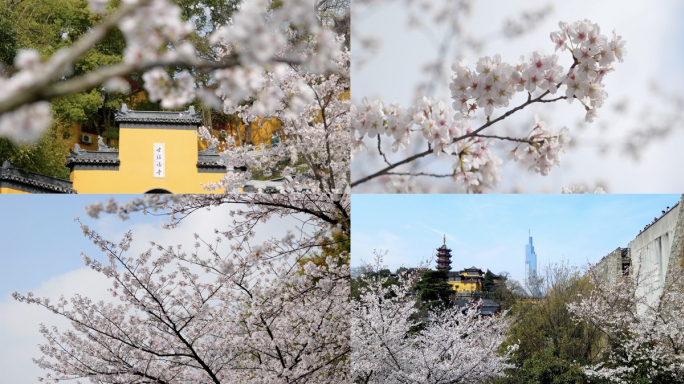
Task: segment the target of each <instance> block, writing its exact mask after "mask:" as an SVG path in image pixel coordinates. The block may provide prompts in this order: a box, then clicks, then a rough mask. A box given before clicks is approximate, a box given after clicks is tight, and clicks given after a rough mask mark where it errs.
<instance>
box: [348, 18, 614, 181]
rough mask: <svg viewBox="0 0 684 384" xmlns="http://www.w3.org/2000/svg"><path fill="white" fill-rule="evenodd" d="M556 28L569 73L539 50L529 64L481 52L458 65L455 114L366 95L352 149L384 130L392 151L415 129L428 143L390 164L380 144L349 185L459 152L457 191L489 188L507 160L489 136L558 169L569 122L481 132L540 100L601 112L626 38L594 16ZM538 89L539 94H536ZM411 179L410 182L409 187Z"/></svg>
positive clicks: (543, 169) (590, 115) (437, 105)
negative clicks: (508, 133)
mask: <svg viewBox="0 0 684 384" xmlns="http://www.w3.org/2000/svg"><path fill="white" fill-rule="evenodd" d="M559 27H560V31H557V32H552V33H551V35H550V37H551V40H552V41H553V42H554V43H555V44H556V50H558V49H561V50H567V51H568V52H570V54H571V55H572V60H573V62H572V65H571V66H570V68H569V69H568V70H567V71H564V70H563V67H562V66H561V65H560V64H559V63H558V59H559V56H558V55H556V54H552V55H544V54H542V53H540V52H538V51H535V52H534V53H533V55H532V57H531V58H530V59H529V60H528V61H526V60H525V58H524V57H522V56H521V57H520V59H519V60H518V63H517V64H514V65H512V64H508V63H505V62H502V61H501V56H500V55H498V54H497V55H494V57H489V56H485V57H481V58H480V59H479V60H478V61H477V63H476V66H475V70H473V69H472V67H471V66H469V64H468V62H467V61H466V60H463V61H460V62H456V63H455V64H453V66H452V69H453V70H454V72H455V76H454V77H453V79H452V82H451V83H450V86H449V87H450V89H451V94H452V99H453V100H454V102H453V109H454V110H455V111H456V114H455V115H454V116H452V115H451V114H450V113H449V112H450V111H449V109H448V108H447V106H446V105H445V104H444V103H443V102H438V101H435V100H433V99H431V98H428V97H424V98H423V99H422V100H419V101H417V102H416V103H415V105H412V106H410V107H408V108H403V107H400V106H398V105H397V104H391V105H389V106H385V105H384V104H383V103H382V102H381V101H378V100H375V101H368V100H367V99H365V98H364V99H363V100H362V102H363V105H362V106H359V107H356V106H354V105H353V106H352V108H353V114H354V119H353V120H352V126H353V128H354V130H355V132H356V133H358V135H359V137H358V139H356V140H354V141H353V142H352V143H353V144H354V148H355V150H357V151H361V150H363V149H364V148H365V147H366V144H365V143H364V141H363V139H364V137H368V138H373V137H374V136H376V135H378V136H380V135H387V136H393V137H394V143H393V144H392V151H393V152H397V151H398V150H399V149H400V148H401V149H405V148H407V147H408V144H409V142H410V141H411V140H413V139H414V138H413V136H415V135H414V132H421V133H422V136H423V138H424V139H425V140H426V141H427V144H428V148H427V150H425V151H422V152H419V153H416V154H411V155H410V156H409V157H407V158H405V159H403V160H399V161H396V162H394V163H392V162H391V161H390V160H389V159H388V158H387V156H386V155H385V154H384V152H383V151H382V147H379V148H378V153H379V154H380V155H381V158H382V160H383V161H384V163H385V165H386V166H383V168H382V169H380V170H379V171H376V172H374V173H372V174H370V175H368V176H365V177H363V178H360V179H358V180H355V181H353V182H352V187H356V186H358V185H360V184H362V183H365V182H367V181H370V180H372V179H374V178H376V177H379V176H383V175H387V174H388V172H389V171H390V170H392V169H394V168H396V167H398V166H401V165H404V164H407V163H409V162H411V161H413V160H416V159H419V158H421V157H424V156H427V155H429V154H430V152H432V153H434V154H435V156H440V155H441V154H442V153H446V154H448V155H452V154H455V155H454V156H452V157H450V158H453V160H454V164H452V167H453V169H454V174H453V178H454V180H455V181H456V182H457V183H456V188H457V189H463V190H464V191H466V192H486V191H489V190H491V189H492V188H493V187H494V186H496V185H497V184H498V182H499V181H500V179H501V175H500V173H501V169H500V167H499V164H500V163H501V162H502V161H501V159H500V158H498V157H496V156H494V154H493V153H492V151H491V150H490V147H489V141H487V140H486V139H495V140H505V141H513V142H517V143H518V145H517V146H516V147H515V148H514V149H513V150H512V151H510V152H509V153H508V156H507V157H508V159H512V160H514V161H522V162H524V163H526V165H529V168H528V169H530V170H533V171H534V172H537V173H539V174H541V175H544V176H545V175H548V174H549V172H550V170H551V169H552V168H553V167H558V166H560V155H561V154H563V153H564V152H565V149H566V148H567V145H568V143H569V141H570V137H569V135H568V129H567V128H566V127H563V128H562V129H561V130H560V133H558V134H556V133H554V131H553V129H552V128H548V127H547V126H546V123H545V122H543V121H541V120H540V119H539V118H538V116H535V126H534V127H533V128H532V131H531V133H530V134H529V136H528V137H522V138H513V137H502V136H498V135H481V134H480V133H481V132H483V131H484V130H485V129H487V128H489V127H491V126H493V125H494V124H496V123H499V122H501V121H503V120H504V119H506V118H507V117H508V116H511V115H513V114H515V113H516V112H518V111H520V110H522V109H525V108H526V107H527V106H529V105H532V104H535V103H552V102H555V101H558V100H567V101H568V102H570V103H571V102H572V101H573V100H575V99H576V100H577V101H578V102H579V103H580V104H582V106H583V107H584V110H585V112H586V115H585V119H584V120H585V121H586V122H592V121H593V120H594V119H595V118H596V117H598V109H599V108H600V107H601V106H602V105H603V104H604V101H605V99H606V97H607V96H608V94H607V93H606V92H605V91H604V84H603V79H604V77H605V76H606V74H608V73H609V72H612V71H613V70H614V69H613V66H612V63H613V62H614V61H616V60H617V61H623V58H624V55H625V53H626V50H625V49H624V46H625V41H624V40H623V39H622V37H621V36H618V35H617V34H616V33H615V32H613V39H612V40H609V39H608V38H607V37H606V36H604V35H602V34H600V28H599V26H598V25H596V24H593V23H591V22H590V21H589V20H583V21H578V22H575V23H572V24H567V23H564V22H560V23H559ZM561 86H565V89H564V92H565V95H564V96H563V95H561V96H556V97H552V98H549V99H547V98H546V97H547V96H548V95H550V94H556V93H557V92H558V91H559V88H560V87H561ZM537 90H540V91H541V92H539V93H538V95H537V96H536V97H533V94H534V93H536V91H537ZM523 91H525V92H526V93H527V100H526V101H525V102H523V103H522V104H520V105H518V106H516V107H514V108H511V109H509V110H508V111H506V112H505V113H503V114H501V115H499V116H498V117H496V118H492V116H493V115H494V111H495V109H497V108H502V107H508V106H509V103H510V102H511V100H513V98H514V96H515V94H516V93H518V92H523ZM479 108H481V109H483V110H484V115H485V122H484V123H483V124H482V125H480V126H479V127H477V128H472V127H471V119H473V118H474V116H475V115H474V114H471V112H474V111H476V110H477V109H479ZM378 141H379V142H380V140H378ZM412 148H413V147H412ZM425 173H427V172H425ZM407 181H408V182H409V184H407V185H406V186H404V183H405V182H407ZM383 183H384V184H383ZM380 184H381V185H382V187H383V188H385V189H387V187H389V190H394V189H395V188H398V190H399V191H402V190H403V191H408V190H411V189H413V188H414V187H412V186H411V185H412V184H411V180H410V179H402V180H399V179H396V178H395V179H392V178H387V177H386V178H383V179H382V183H380Z"/></svg>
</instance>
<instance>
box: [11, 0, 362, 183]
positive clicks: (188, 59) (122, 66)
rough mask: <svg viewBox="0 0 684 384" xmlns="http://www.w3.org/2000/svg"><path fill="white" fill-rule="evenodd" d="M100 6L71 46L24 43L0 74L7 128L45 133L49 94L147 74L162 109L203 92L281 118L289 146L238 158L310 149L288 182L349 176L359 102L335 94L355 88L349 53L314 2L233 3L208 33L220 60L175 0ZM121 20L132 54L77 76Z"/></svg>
mask: <svg viewBox="0 0 684 384" xmlns="http://www.w3.org/2000/svg"><path fill="white" fill-rule="evenodd" d="M319 3H320V2H319ZM318 6H319V7H320V4H318ZM90 7H91V11H92V12H93V13H101V14H104V15H105V16H104V18H103V21H102V22H101V23H100V24H98V25H96V26H95V27H93V28H92V29H91V30H90V31H89V32H88V33H87V34H85V35H84V36H83V37H82V38H80V39H79V40H77V41H76V42H75V43H74V44H73V45H71V46H69V47H67V48H64V49H61V50H59V51H57V52H56V53H55V54H54V55H52V56H51V57H49V58H47V60H45V61H43V60H41V57H40V55H39V54H38V53H37V52H36V51H33V50H20V51H19V52H18V54H17V56H16V59H15V63H14V68H15V69H16V72H14V73H13V74H12V76H11V77H5V76H2V75H0V86H2V88H3V90H4V92H3V94H2V95H0V136H5V137H9V138H11V139H13V140H15V141H33V140H36V139H37V137H39V135H40V134H41V133H42V132H43V131H44V130H45V129H46V128H47V127H48V126H49V123H50V121H51V107H50V100H53V99H55V98H58V97H60V96H64V95H70V94H73V93H76V92H80V91H84V90H89V89H93V88H96V87H102V86H104V88H105V89H106V90H107V91H109V92H120V91H126V89H127V88H128V87H129V86H128V83H127V82H126V81H125V80H124V78H123V77H124V76H126V75H128V74H130V73H133V72H144V74H143V76H142V77H143V80H144V85H143V86H144V88H145V90H146V91H147V93H148V95H149V99H150V100H151V101H154V102H156V101H159V102H160V103H161V106H162V107H163V108H167V109H174V108H180V107H183V106H185V105H187V104H188V103H190V102H192V101H193V100H195V99H196V98H199V99H200V100H202V102H203V103H204V104H205V105H209V106H213V107H215V108H219V109H223V110H225V111H226V112H228V113H236V112H237V113H239V114H240V115H241V116H242V117H243V118H244V119H245V120H246V121H248V122H251V121H255V120H256V119H258V118H271V117H276V118H279V119H281V121H282V122H283V126H284V129H283V130H284V135H285V136H286V137H287V139H288V140H287V141H288V144H287V145H285V146H282V147H281V148H279V149H277V150H272V151H270V154H269V156H267V157H265V158H263V159H258V160H255V159H252V158H247V157H246V156H244V154H240V153H238V152H239V149H231V151H232V152H236V153H232V152H231V153H226V154H225V157H226V162H227V164H228V165H237V166H243V165H248V166H249V165H254V166H259V167H263V170H265V171H266V172H268V171H269V170H270V168H271V166H272V165H273V163H274V162H279V161H283V160H284V159H285V154H289V155H288V156H289V157H288V158H290V159H292V158H296V157H297V156H299V157H301V158H303V159H305V161H306V166H307V167H306V169H298V168H296V167H292V168H289V169H285V170H284V175H286V176H292V177H290V178H289V179H288V180H289V183H288V190H301V189H306V190H312V191H318V190H321V189H322V190H324V191H327V192H338V193H339V192H341V191H343V190H344V189H345V188H346V186H347V185H348V184H349V183H348V180H347V179H348V175H347V173H348V172H347V169H348V158H349V149H348V145H349V134H348V131H349V123H348V118H349V116H348V111H349V105H348V101H346V100H344V99H338V98H337V97H338V96H339V95H340V94H342V93H344V92H345V90H348V88H349V86H348V80H349V70H348V66H349V56H348V55H349V54H348V52H347V51H346V50H345V48H343V46H344V44H343V39H342V38H340V37H338V36H337V35H336V33H335V32H333V30H332V28H331V26H329V25H325V24H324V23H325V20H323V21H322V20H321V19H319V15H317V12H316V9H317V8H316V7H314V6H313V5H312V4H311V2H310V1H307V0H292V1H284V2H280V1H271V0H244V1H242V2H241V3H240V4H238V5H235V7H236V9H235V11H234V12H233V13H232V17H231V18H230V19H229V20H228V22H227V23H226V24H224V25H216V26H215V29H214V30H213V31H209V32H210V33H208V32H207V31H203V32H202V36H205V37H203V38H202V39H203V40H204V41H202V43H203V44H206V45H207V46H210V47H213V49H214V50H215V55H214V56H215V58H206V57H202V56H201V55H199V54H198V53H197V50H196V49H195V45H194V44H193V43H192V42H191V39H190V38H189V37H190V35H191V34H192V33H193V32H195V26H194V24H193V22H192V20H190V21H183V20H182V19H181V10H180V8H179V7H178V6H177V5H175V4H173V3H171V2H169V1H168V0H126V1H122V2H121V3H120V5H119V6H118V8H116V9H115V8H114V7H113V5H110V4H109V1H108V0H91V1H90ZM114 29H118V30H119V31H121V33H122V34H123V36H124V39H125V43H126V46H125V48H124V49H123V62H121V63H118V64H114V65H109V66H101V67H100V68H98V69H96V70H94V71H91V72H87V73H85V74H82V75H78V76H71V74H72V72H73V66H74V61H75V60H76V59H78V58H79V57H81V56H82V55H83V54H84V53H85V52H87V51H88V50H89V49H91V48H92V47H93V46H94V45H95V44H97V43H98V42H100V41H102V39H104V38H105V37H106V36H107V34H108V33H110V31H112V30H114ZM198 36H199V35H198ZM198 36H195V38H198ZM188 67H189V68H192V69H193V71H195V72H197V71H200V72H202V71H204V72H208V73H210V75H211V78H210V80H209V81H208V82H206V86H204V87H198V86H197V82H196V81H195V77H194V76H193V74H192V73H191V72H190V71H188V70H182V69H178V68H188ZM169 69H173V71H172V72H173V75H170V74H169ZM245 105H248V106H245ZM248 178H249V175H248V174H247V175H239V176H235V175H228V176H227V177H226V178H224V181H223V182H222V186H225V187H227V188H230V189H232V187H234V186H241V185H239V184H244V180H245V179H248ZM240 181H242V183H240Z"/></svg>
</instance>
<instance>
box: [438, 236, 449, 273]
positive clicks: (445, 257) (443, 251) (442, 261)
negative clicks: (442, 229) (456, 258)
mask: <svg viewBox="0 0 684 384" xmlns="http://www.w3.org/2000/svg"><path fill="white" fill-rule="evenodd" d="M442 242H443V243H442V246H441V247H439V248H437V270H440V271H441V270H445V271H447V272H449V271H450V270H451V249H449V248H447V246H446V234H445V235H444V237H443V238H442Z"/></svg>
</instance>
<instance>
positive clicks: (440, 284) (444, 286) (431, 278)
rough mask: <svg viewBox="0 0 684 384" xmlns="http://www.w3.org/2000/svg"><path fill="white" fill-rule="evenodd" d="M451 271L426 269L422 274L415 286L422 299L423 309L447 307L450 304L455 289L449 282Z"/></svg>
mask: <svg viewBox="0 0 684 384" xmlns="http://www.w3.org/2000/svg"><path fill="white" fill-rule="evenodd" d="M448 278H449V273H448V272H447V271H444V270H438V271H433V270H429V269H428V270H426V271H424V272H423V273H422V275H421V276H420V280H419V281H418V282H417V283H416V285H415V286H414V288H415V290H416V293H417V294H418V298H419V299H420V302H421V303H420V307H421V311H422V312H424V311H426V310H429V309H432V308H437V307H440V306H443V307H446V306H449V304H450V298H451V294H452V293H453V289H451V286H450V285H449V284H448V283H447V279H448Z"/></svg>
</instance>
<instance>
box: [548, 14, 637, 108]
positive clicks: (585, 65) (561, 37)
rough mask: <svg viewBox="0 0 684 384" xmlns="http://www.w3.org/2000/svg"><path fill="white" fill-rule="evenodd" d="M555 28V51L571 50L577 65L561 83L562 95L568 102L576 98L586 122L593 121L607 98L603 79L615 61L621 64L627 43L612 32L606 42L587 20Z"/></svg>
mask: <svg viewBox="0 0 684 384" xmlns="http://www.w3.org/2000/svg"><path fill="white" fill-rule="evenodd" d="M558 26H559V27H560V29H561V30H560V31H557V32H552V33H551V41H553V42H554V43H556V50H558V49H560V50H562V51H563V50H565V49H568V50H570V51H571V52H572V55H573V58H574V59H575V63H576V64H577V66H576V67H574V68H573V69H572V71H571V72H570V73H568V75H567V76H566V79H565V80H564V83H565V84H566V86H567V88H566V91H565V96H566V97H567V98H568V101H569V102H572V101H573V99H578V100H579V101H580V102H581V103H582V105H584V107H585V108H586V110H587V114H586V117H585V121H586V122H593V121H594V118H596V117H598V111H597V110H598V108H601V106H603V103H604V101H605V99H606V97H608V94H607V93H606V92H605V91H604V89H603V88H604V85H603V78H604V77H605V75H606V74H607V73H609V72H612V71H614V68H613V62H615V60H618V61H619V62H623V60H624V57H625V55H627V49H626V48H625V44H626V41H625V40H623V39H622V36H619V35H617V34H616V33H615V31H613V38H612V39H611V40H608V38H607V37H606V36H605V35H602V34H601V28H600V27H599V25H598V24H594V23H591V21H589V20H586V19H585V20H583V21H577V22H575V23H572V24H567V23H564V22H560V23H558Z"/></svg>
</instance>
